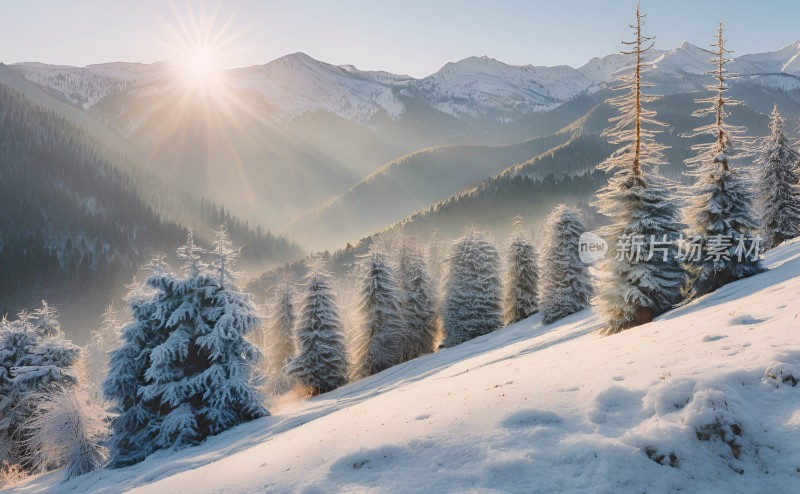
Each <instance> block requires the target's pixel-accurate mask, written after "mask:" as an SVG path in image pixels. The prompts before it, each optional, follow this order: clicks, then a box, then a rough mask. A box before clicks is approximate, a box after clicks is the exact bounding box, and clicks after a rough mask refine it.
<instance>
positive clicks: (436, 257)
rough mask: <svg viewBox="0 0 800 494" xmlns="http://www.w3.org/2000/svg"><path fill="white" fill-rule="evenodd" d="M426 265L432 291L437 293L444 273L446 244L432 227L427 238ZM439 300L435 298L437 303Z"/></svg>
mask: <svg viewBox="0 0 800 494" xmlns="http://www.w3.org/2000/svg"><path fill="white" fill-rule="evenodd" d="M427 254H428V256H427V257H428V266H429V267H430V273H431V282H432V283H433V290H434V292H435V293H436V294H437V295H439V294H441V291H442V290H441V289H442V285H443V280H444V277H445V274H446V266H445V265H446V258H447V244H446V243H445V242H444V241H442V239H440V238H439V231H438V230H437V229H435V228H434V229H433V230H432V231H431V235H430V237H429V238H428V253H427ZM438 302H440V300H438V299H437V305H438Z"/></svg>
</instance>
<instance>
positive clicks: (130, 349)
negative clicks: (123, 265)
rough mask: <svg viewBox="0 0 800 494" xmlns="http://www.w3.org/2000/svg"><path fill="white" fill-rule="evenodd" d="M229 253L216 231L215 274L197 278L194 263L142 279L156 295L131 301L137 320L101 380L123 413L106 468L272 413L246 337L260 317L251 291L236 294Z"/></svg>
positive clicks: (222, 234)
mask: <svg viewBox="0 0 800 494" xmlns="http://www.w3.org/2000/svg"><path fill="white" fill-rule="evenodd" d="M232 250H233V249H230V240H229V239H228V238H227V235H226V234H225V232H224V230H221V231H220V232H217V248H215V252H214V254H213V258H212V260H213V266H214V271H213V272H212V273H209V274H207V273H202V272H201V273H200V274H198V275H196V276H193V274H194V273H195V270H194V268H193V266H192V265H191V263H187V264H186V266H185V269H186V276H185V277H184V278H181V279H176V278H175V277H174V276H172V275H170V274H168V273H162V274H156V273H154V274H153V275H152V276H150V277H149V278H148V279H147V282H146V283H147V286H149V287H150V288H151V289H152V295H149V296H145V297H135V298H134V299H133V303H132V304H131V312H132V316H133V322H132V323H131V324H129V325H128V326H126V327H125V328H124V329H123V345H122V346H121V347H120V348H118V349H117V350H115V351H114V352H112V355H111V362H110V371H109V375H108V377H107V379H106V382H105V384H104V391H105V392H106V396H107V397H108V398H109V399H114V400H115V401H116V402H117V404H118V406H119V412H120V414H119V416H118V417H117V418H116V419H115V420H114V423H113V428H114V436H113V437H112V441H111V460H112V461H111V465H112V466H122V465H125V464H130V463H135V462H137V461H140V460H142V459H143V458H144V457H145V456H147V455H148V454H149V453H151V452H153V451H154V450H156V449H164V448H173V447H182V446H188V445H193V444H196V443H198V442H199V441H201V440H203V439H205V438H206V437H208V436H210V435H215V434H218V433H220V432H222V431H224V430H226V429H229V428H231V427H233V426H235V425H238V424H240V423H242V422H245V421H248V420H251V419H254V418H258V417H262V416H265V415H268V412H267V410H266V409H265V408H264V406H263V399H262V397H261V395H260V394H259V393H258V391H257V390H256V389H255V386H254V383H253V382H252V380H253V369H254V365H255V363H256V361H257V360H258V358H259V356H260V354H259V352H258V350H257V349H256V348H255V346H254V345H253V344H252V343H250V342H249V341H248V340H247V338H246V337H247V336H248V335H249V334H250V333H251V332H252V331H253V329H254V328H255V327H256V326H257V324H258V316H257V312H256V309H255V307H254V306H253V304H252V297H251V296H250V295H248V294H244V293H239V292H237V291H235V290H236V287H235V285H234V284H233V283H234V281H235V276H234V273H235V270H234V267H235V266H234V262H233V261H234V259H235V256H233V255H231V251H232ZM183 255H184V253H181V256H183ZM223 283H225V285H223Z"/></svg>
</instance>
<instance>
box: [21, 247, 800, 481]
mask: <svg viewBox="0 0 800 494" xmlns="http://www.w3.org/2000/svg"><path fill="white" fill-rule="evenodd" d="M766 264H767V265H768V266H769V267H770V270H769V271H768V272H766V273H763V274H760V275H757V276H754V277H752V278H748V279H745V280H741V281H738V282H735V283H731V284H729V285H727V286H725V287H723V288H722V289H720V290H718V291H717V292H715V293H713V294H711V295H709V296H706V297H703V298H701V299H698V300H696V301H694V302H692V303H690V304H688V305H686V306H684V307H681V308H679V309H675V310H673V311H671V312H668V313H666V314H664V315H662V316H661V317H659V318H657V319H656V320H655V321H654V322H652V323H650V324H646V325H643V326H639V327H636V328H632V329H630V330H627V331H624V332H622V333H620V334H618V335H615V336H610V337H601V336H599V335H598V334H597V331H598V329H599V328H600V323H599V322H598V320H597V318H596V317H595V316H594V314H592V312H591V311H588V310H587V311H584V312H580V313H578V314H575V315H572V316H569V317H567V318H565V319H563V320H561V321H558V322H556V323H554V324H551V325H543V324H542V323H541V321H540V317H539V316H538V315H537V316H533V317H531V318H529V319H526V320H523V321H521V322H519V323H517V324H514V325H512V326H509V327H507V328H504V329H501V330H499V331H496V332H494V333H492V334H489V335H486V336H482V337H480V338H477V339H475V340H472V341H469V342H467V343H464V344H462V345H459V346H456V347H454V348H449V349H445V350H442V351H439V352H437V353H435V354H433V355H428V356H425V357H421V358H418V359H415V360H412V361H410V362H407V363H404V364H401V365H399V366H396V367H392V368H391V369H388V370H386V371H384V372H381V373H379V374H377V375H375V376H372V377H370V378H367V379H365V380H363V381H360V382H357V383H355V384H351V385H348V386H345V387H343V388H340V389H338V390H336V391H333V392H331V393H326V394H323V395H321V396H318V397H315V398H311V399H308V400H304V401H301V402H297V403H294V404H288V405H285V406H284V407H283V408H280V409H276V410H273V416H271V417H266V418H263V419H259V420H256V421H253V422H251V423H248V424H244V425H241V426H239V427H236V428H235V429H233V430H230V431H227V432H225V433H223V434H220V435H219V436H217V437H213V438H210V439H209V440H207V441H206V442H205V443H203V444H201V445H200V446H197V447H194V448H189V449H185V450H182V451H178V452H172V451H161V452H159V453H156V454H154V455H152V456H151V457H149V458H147V459H146V460H145V461H144V462H142V463H140V464H138V465H134V466H131V467H128V468H123V469H119V470H100V471H95V472H91V473H89V474H87V475H84V476H82V477H78V478H76V479H73V480H71V481H69V482H67V483H65V484H61V483H60V481H61V479H62V478H63V473H62V472H60V471H57V472H52V473H48V474H44V475H40V476H37V477H34V478H33V479H31V480H29V481H28V482H27V483H24V484H22V485H20V486H17V487H14V488H12V489H10V490H9V492H15V493H33V492H37V493H45V492H63V491H70V490H74V491H76V492H77V491H79V492H104V490H115V491H121V490H126V491H127V490H131V491H133V492H137V493H149V492H153V493H155V492H173V493H182V492H186V493H196V492H242V493H245V492H253V493H255V492H264V491H269V492H298V491H299V492H354V491H368V490H375V489H382V488H385V489H386V490H392V491H403V492H417V491H419V492H423V491H424V492H429V491H435V492H464V491H475V490H486V491H498V492H542V493H545V492H576V493H577V492H586V491H593V492H677V491H681V492H719V491H723V492H798V491H799V490H800V476H799V475H798V472H797V468H798V465H800V413H799V412H798V410H797V401H798V394H800V386H797V385H796V383H797V381H796V379H797V378H798V376H800V342H798V339H797V334H796V332H797V327H796V326H797V323H796V321H797V311H798V307H797V305H796V300H797V297H798V296H799V295H800V243H798V242H795V243H792V244H789V245H784V246H782V247H779V248H777V249H775V250H773V251H771V252H770V253H769V254H768V255H767V258H766Z"/></svg>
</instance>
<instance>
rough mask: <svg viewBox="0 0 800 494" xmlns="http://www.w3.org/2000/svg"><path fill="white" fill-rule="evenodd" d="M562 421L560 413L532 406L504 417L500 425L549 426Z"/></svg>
mask: <svg viewBox="0 0 800 494" xmlns="http://www.w3.org/2000/svg"><path fill="white" fill-rule="evenodd" d="M562 421H563V419H562V418H561V415H559V414H557V413H555V412H550V411H547V410H539V409H537V408H532V409H530V410H522V411H519V412H517V413H514V414H512V415H509V416H508V417H506V418H505V419H504V420H503V422H502V426H503V427H505V428H506V429H519V428H524V427H535V426H551V425H555V424H560V423H561V422H562Z"/></svg>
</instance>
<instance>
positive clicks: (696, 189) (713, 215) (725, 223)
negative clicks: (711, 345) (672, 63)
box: [684, 23, 764, 296]
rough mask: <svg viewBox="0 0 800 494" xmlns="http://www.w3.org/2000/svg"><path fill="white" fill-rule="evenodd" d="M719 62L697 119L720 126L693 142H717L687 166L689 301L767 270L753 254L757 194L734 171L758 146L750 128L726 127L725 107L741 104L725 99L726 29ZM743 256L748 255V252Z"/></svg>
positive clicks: (702, 130)
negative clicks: (739, 160) (689, 178)
mask: <svg viewBox="0 0 800 494" xmlns="http://www.w3.org/2000/svg"><path fill="white" fill-rule="evenodd" d="M712 46H714V47H716V48H717V53H716V56H715V57H714V58H713V59H711V60H710V62H711V63H712V64H713V66H714V70H713V71H711V72H709V73H710V74H712V75H714V76H715V78H716V80H717V82H716V84H713V85H709V86H707V88H708V89H709V90H711V91H713V93H714V95H713V96H711V97H709V98H701V99H698V100H696V102H697V103H709V104H710V106H709V107H707V108H701V109H700V110H697V111H695V112H694V113H693V116H696V117H703V116H706V115H713V116H714V122H712V123H710V124H708V125H704V126H702V127H699V128H697V129H695V132H694V134H692V135H691V136H689V137H695V136H702V135H710V136H713V138H714V140H713V141H712V142H707V143H701V144H695V145H694V146H692V150H694V151H696V152H697V156H695V157H693V158H690V159H688V160H686V165H687V166H689V167H690V169H691V171H689V172H687V174H688V175H690V176H693V177H696V181H695V183H694V184H693V185H691V186H689V187H688V189H687V191H686V192H687V196H688V202H687V204H686V207H685V210H684V217H685V221H686V224H687V231H686V233H687V235H688V237H689V242H690V244H694V246H692V247H690V248H691V249H692V250H693V252H692V251H691V250H690V251H689V252H687V256H686V258H687V261H686V262H687V271H688V272H689V281H688V284H687V293H688V294H689V296H700V295H704V294H706V293H710V292H713V291H714V290H716V289H717V288H719V287H721V286H723V285H725V284H727V283H730V282H732V281H736V280H738V279H741V278H746V277H748V276H752V275H754V274H756V273H759V272H761V271H762V270H763V269H764V268H763V266H762V264H761V260H760V259H759V257H758V253H757V252H755V253H754V254H751V253H750V251H751V249H754V248H756V247H757V244H755V241H754V240H752V239H753V237H755V235H756V232H757V229H758V223H757V222H756V220H755V219H754V214H753V210H752V194H751V191H750V190H749V188H748V184H747V182H746V179H745V177H744V176H743V175H742V173H740V172H739V171H738V170H735V169H734V168H733V167H732V166H731V162H732V161H733V160H735V159H737V158H741V157H744V156H746V155H747V151H748V148H749V147H750V146H751V144H752V140H751V139H747V138H745V137H744V133H745V132H746V131H747V129H745V128H744V127H740V126H734V125H731V124H729V123H727V122H726V118H727V116H728V114H727V112H726V110H725V107H726V106H730V105H736V104H739V103H740V102H738V101H735V100H732V99H730V98H727V97H725V91H727V90H728V88H729V86H728V85H727V84H726V83H725V80H726V78H727V77H728V71H727V70H726V69H725V64H726V63H727V62H728V61H729V59H727V58H725V55H726V54H727V53H730V51H729V50H726V49H725V40H724V38H723V36H722V23H720V25H719V29H718V31H717V41H716V43H714V45H712ZM742 251H743V252H742Z"/></svg>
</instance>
